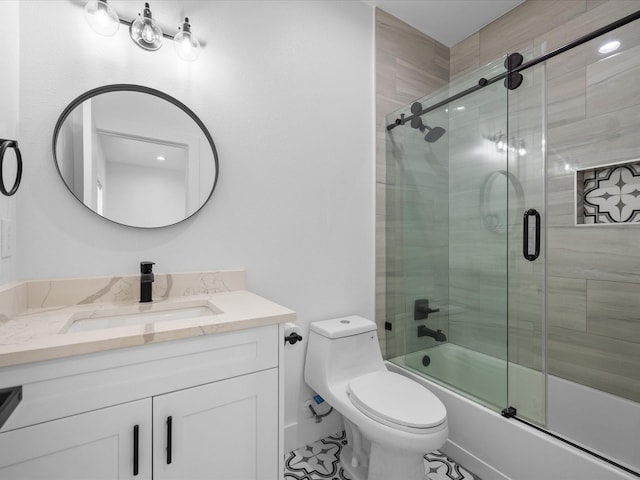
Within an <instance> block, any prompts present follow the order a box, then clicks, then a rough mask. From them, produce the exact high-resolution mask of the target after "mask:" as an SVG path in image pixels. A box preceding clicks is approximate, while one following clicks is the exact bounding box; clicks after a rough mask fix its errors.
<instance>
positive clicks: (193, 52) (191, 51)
mask: <svg viewBox="0 0 640 480" xmlns="http://www.w3.org/2000/svg"><path fill="white" fill-rule="evenodd" d="M173 46H174V48H175V49H176V53H177V54H178V56H179V57H180V58H181V59H183V60H186V61H187V62H193V61H194V60H195V59H196V58H198V56H199V55H200V42H199V41H198V39H197V38H196V37H195V36H194V35H193V34H192V33H191V25H190V24H189V19H188V18H185V19H184V23H183V24H182V29H181V30H180V31H179V32H178V33H177V34H176V36H175V37H174V39H173Z"/></svg>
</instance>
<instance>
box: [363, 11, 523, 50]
mask: <svg viewBox="0 0 640 480" xmlns="http://www.w3.org/2000/svg"><path fill="white" fill-rule="evenodd" d="M362 1H363V2H364V3H366V4H369V5H371V6H374V7H379V8H381V9H382V10H384V11H385V12H387V13H390V14H391V15H393V16H394V17H397V18H399V19H400V20H402V21H403V22H405V23H408V24H409V25H411V26H412V27H414V28H417V29H418V30H420V31H421V32H423V33H425V34H427V35H429V36H430V37H431V38H434V39H435V40H437V41H439V42H440V43H443V44H445V45H446V46H447V47H452V46H453V45H455V44H456V43H458V42H460V41H461V40H464V39H465V38H467V37H468V36H469V35H471V34H473V33H475V32H477V31H478V30H480V29H481V28H482V27H484V26H486V25H488V24H489V23H491V22H492V21H494V20H495V19H496V18H499V17H501V16H502V15H504V14H505V13H507V12H508V11H509V10H511V9H513V8H515V7H517V6H518V5H520V4H521V3H523V2H524V1H525V0H362Z"/></svg>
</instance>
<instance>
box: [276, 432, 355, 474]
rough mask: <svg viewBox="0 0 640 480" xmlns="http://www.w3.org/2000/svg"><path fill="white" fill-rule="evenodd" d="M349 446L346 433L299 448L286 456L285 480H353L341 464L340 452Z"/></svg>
mask: <svg viewBox="0 0 640 480" xmlns="http://www.w3.org/2000/svg"><path fill="white" fill-rule="evenodd" d="M346 444H347V437H346V435H345V433H344V431H342V432H340V433H338V434H335V435H331V436H330V437H327V438H324V439H322V440H320V441H318V442H315V443H312V444H311V445H307V446H306V447H302V448H298V449H297V450H294V451H293V452H289V453H288V454H287V455H286V456H285V462H284V465H285V472H284V478H285V480H320V479H327V478H328V479H332V480H351V477H349V476H348V474H347V473H346V472H345V471H344V470H343V468H342V465H341V463H340V451H341V450H342V447H343V446H344V445H346Z"/></svg>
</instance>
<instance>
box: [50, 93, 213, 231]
mask: <svg viewBox="0 0 640 480" xmlns="http://www.w3.org/2000/svg"><path fill="white" fill-rule="evenodd" d="M118 91H127V92H140V93H146V94H148V95H154V96H156V97H159V98H161V99H163V100H166V101H167V102H169V103H172V104H173V105H175V106H176V107H178V108H179V109H180V110H182V111H183V112H184V113H186V114H187V115H189V117H191V119H192V120H193V121H194V122H195V123H196V124H197V125H198V127H200V130H202V133H203V134H204V136H205V137H206V139H207V141H208V142H209V146H210V147H211V151H212V152H213V160H214V163H215V177H214V179H213V185H212V187H211V192H209V196H208V197H207V199H206V200H205V201H204V202H202V205H200V207H199V208H198V209H197V210H196V211H194V212H193V213H192V214H191V215H189V216H188V217H185V218H183V219H182V220H180V221H178V222H175V223H170V224H167V225H159V226H155V227H144V226H137V225H129V224H126V223H120V222H117V221H115V220H111V219H110V218H108V217H105V216H102V215H100V214H98V213H97V212H96V211H94V210H93V209H92V208H90V207H89V206H87V205H86V204H85V203H84V202H83V201H82V200H80V199H79V198H78V197H77V196H76V194H75V193H73V191H72V190H71V188H69V185H67V182H66V181H65V180H64V177H63V176H62V172H61V171H60V167H59V165H58V156H57V154H56V144H57V142H58V135H59V133H60V128H61V127H62V124H63V123H64V121H65V120H66V119H67V117H68V116H69V114H70V113H71V112H72V111H73V110H75V108H76V107H78V106H79V105H81V104H82V103H83V102H84V101H85V100H88V99H89V98H92V97H95V96H97V95H101V94H103V93H109V92H118ZM51 148H52V151H53V161H54V163H55V165H56V170H57V171H58V175H60V179H61V180H62V183H64V186H65V187H67V190H69V193H71V195H73V198H75V199H76V200H78V201H79V202H80V203H81V204H82V205H83V206H84V207H85V208H86V209H87V210H89V211H91V212H92V213H94V214H95V215H97V216H98V217H100V218H103V219H105V220H108V221H109V222H112V223H115V224H117V225H123V226H125V227H132V228H142V229H145V230H146V229H155V228H165V227H170V226H172V225H177V224H179V223H182V222H184V221H185V220H188V219H189V218H191V217H193V216H194V215H195V214H196V213H198V212H199V211H200V210H202V209H203V208H204V206H205V205H206V204H207V203H208V202H209V200H210V199H211V196H212V195H213V191H214V190H215V189H216V185H217V183H218V173H219V169H218V151H217V150H216V146H215V144H214V143H213V138H212V137H211V134H210V133H209V130H207V127H205V125H204V123H202V120H200V118H199V117H198V116H197V115H196V114H195V113H194V112H193V111H192V110H191V109H190V108H189V107H187V106H186V105H185V104H184V103H182V102H181V101H180V100H178V99H176V98H174V97H172V96H171V95H168V94H166V93H164V92H162V91H160V90H156V89H154V88H150V87H144V86H142V85H135V84H128V83H117V84H112V85H104V86H102V87H97V88H94V89H92V90H89V91H87V92H85V93H83V94H82V95H80V96H78V97H76V98H75V99H74V100H73V101H72V102H71V103H69V105H67V107H66V108H65V109H64V110H63V111H62V113H61V114H60V117H58V121H57V122H56V126H55V128H54V131H53V139H52V145H51Z"/></svg>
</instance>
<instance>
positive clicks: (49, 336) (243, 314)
mask: <svg viewBox="0 0 640 480" xmlns="http://www.w3.org/2000/svg"><path fill="white" fill-rule="evenodd" d="M243 280H244V279H243V278H242V281H241V282H236V285H235V287H243V286H244V281H243ZM18 287H22V285H20V286H18ZM16 288H17V287H16ZM219 290H223V291H219ZM154 298H156V297H154ZM94 300H95V299H94ZM38 303H39V304H38V305H37V306H33V305H30V304H29V303H28V302H25V306H26V307H27V308H24V309H23V310H22V311H20V312H19V313H18V314H17V315H15V316H13V318H8V317H6V316H5V317H4V318H3V321H2V322H0V367H7V366H11V365H19V364H23V363H29V362H36V361H43V360H51V359H55V358H62V357H69V356H74V355H82V354H87V353H94V352H100V351H105V350H112V349H117V348H125V347H133V346H139V345H146V344H150V343H156V342H163V341H168V340H177V339H183V338H189V337H196V336H202V335H210V334H216V333H223V332H229V331H233V330H240V329H245V328H252V327H260V326H264V325H273V324H278V323H284V322H291V321H294V320H295V312H293V311H292V310H290V309H288V308H286V307H283V306H281V305H278V304H276V303H274V302H272V301H270V300H267V299H265V298H263V297H260V296H259V295H256V294H253V293H251V292H249V291H247V290H243V289H234V290H228V289H227V288H226V287H225V288H223V289H214V290H213V291H209V289H203V288H195V289H194V288H192V289H190V290H189V291H188V294H184V292H183V295H179V294H178V293H175V292H174V294H173V296H168V295H165V296H159V298H157V299H155V300H154V301H153V302H152V303H138V302H137V301H135V300H134V299H131V298H126V299H124V300H122V301H119V302H113V301H103V302H100V301H97V302H95V303H93V302H92V303H88V302H85V303H82V302H80V303H76V304H73V305H50V306H43V305H42V304H41V303H40V302H38ZM49 303H54V304H55V303H56V302H52V301H49ZM193 306H196V307H201V306H208V307H209V308H210V309H211V312H210V314H209V311H207V312H205V314H200V316H196V317H190V318H183V319H169V320H162V321H157V322H155V323H146V324H138V325H126V326H114V327H108V328H98V329H94V330H86V331H68V330H69V328H70V326H71V324H73V322H74V321H77V320H79V319H81V320H85V319H94V318H97V317H102V316H105V315H113V314H116V315H123V314H136V313H146V312H157V311H159V310H175V309H180V308H189V307H193Z"/></svg>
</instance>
